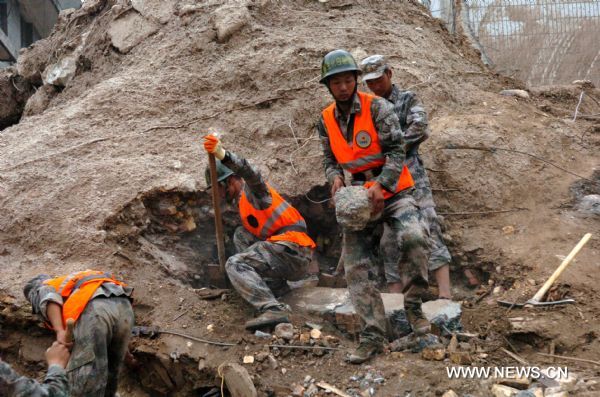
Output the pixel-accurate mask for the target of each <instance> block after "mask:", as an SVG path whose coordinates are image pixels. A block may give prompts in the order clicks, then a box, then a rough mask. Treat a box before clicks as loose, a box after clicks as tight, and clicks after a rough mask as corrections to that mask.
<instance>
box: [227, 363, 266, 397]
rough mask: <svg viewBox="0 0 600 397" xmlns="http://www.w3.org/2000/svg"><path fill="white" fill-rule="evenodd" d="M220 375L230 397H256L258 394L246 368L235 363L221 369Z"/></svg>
mask: <svg viewBox="0 0 600 397" xmlns="http://www.w3.org/2000/svg"><path fill="white" fill-rule="evenodd" d="M222 374H223V379H224V380H225V383H226V384H227V390H228V391H229V393H230V394H231V397H257V396H258V393H257V392H256V388H255V387H254V383H253V382H252V378H250V374H248V371H246V368H244V367H242V366H241V365H239V364H236V363H228V364H225V365H224V366H223V367H222Z"/></svg>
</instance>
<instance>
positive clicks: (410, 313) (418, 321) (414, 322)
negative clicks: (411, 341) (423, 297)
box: [404, 301, 431, 335]
mask: <svg viewBox="0 0 600 397" xmlns="http://www.w3.org/2000/svg"><path fill="white" fill-rule="evenodd" d="M404 306H405V307H406V317H407V318H408V322H409V323H410V325H411V327H412V329H413V331H414V333H415V334H416V335H425V334H428V333H430V332H431V324H430V323H429V321H427V319H426V318H425V316H424V315H423V311H422V310H421V302H418V301H412V302H411V301H407V302H405V303H404Z"/></svg>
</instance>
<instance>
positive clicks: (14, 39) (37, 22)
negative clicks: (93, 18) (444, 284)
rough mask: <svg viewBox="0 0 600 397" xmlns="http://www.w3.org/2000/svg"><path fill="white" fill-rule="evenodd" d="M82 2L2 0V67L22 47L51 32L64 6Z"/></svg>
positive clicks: (0, 18) (0, 25)
mask: <svg viewBox="0 0 600 397" xmlns="http://www.w3.org/2000/svg"><path fill="white" fill-rule="evenodd" d="M80 6H81V1H80V0H0V67H5V66H8V65H10V64H11V63H13V62H15V61H16V60H17V57H18V55H19V50H20V49H21V48H23V47H27V46H29V45H30V44H31V43H33V42H34V41H36V40H39V39H41V38H44V37H46V36H48V35H49V34H50V32H51V31H52V27H53V26H54V24H55V23H56V20H57V18H58V13H59V12H60V11H61V10H64V9H67V8H79V7H80Z"/></svg>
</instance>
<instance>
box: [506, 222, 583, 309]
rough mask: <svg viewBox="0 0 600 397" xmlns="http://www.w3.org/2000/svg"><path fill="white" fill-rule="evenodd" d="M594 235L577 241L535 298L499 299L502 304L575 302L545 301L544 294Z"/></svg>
mask: <svg viewBox="0 0 600 397" xmlns="http://www.w3.org/2000/svg"><path fill="white" fill-rule="evenodd" d="M591 237H592V234H591V233H587V234H586V235H585V236H583V238H582V239H581V240H580V241H579V243H577V245H576V246H575V248H573V250H572V251H571V253H569V255H568V256H567V257H566V258H565V259H563V261H562V263H561V264H560V266H559V267H558V268H557V269H556V270H555V271H554V273H552V276H550V278H549V279H548V280H547V281H546V282H545V283H544V285H542V288H540V289H539V291H538V292H536V294H535V295H534V296H533V298H531V299H529V300H528V301H527V302H525V303H517V302H507V301H500V300H499V301H498V304H499V305H500V306H508V307H527V306H555V305H565V304H569V303H575V300H574V299H561V300H558V301H552V302H544V301H543V300H542V299H544V295H546V292H548V290H549V289H550V287H551V286H552V284H554V282H555V281H556V279H557V278H558V277H559V276H560V275H561V273H562V272H563V271H564V270H565V268H566V267H567V266H568V265H569V264H570V263H571V261H572V260H573V258H575V255H577V253H578V252H579V251H580V250H581V248H583V246H584V245H585V244H586V243H587V242H588V241H589V239H590V238H591Z"/></svg>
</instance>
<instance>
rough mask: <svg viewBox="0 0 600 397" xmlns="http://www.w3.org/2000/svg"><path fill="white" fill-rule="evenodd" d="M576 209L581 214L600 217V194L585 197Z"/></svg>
mask: <svg viewBox="0 0 600 397" xmlns="http://www.w3.org/2000/svg"><path fill="white" fill-rule="evenodd" d="M576 207H577V210H578V211H579V212H582V213H584V214H587V215H597V216H600V194H588V195H587V196H583V197H582V198H581V200H580V201H579V202H578V203H577V205H576Z"/></svg>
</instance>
